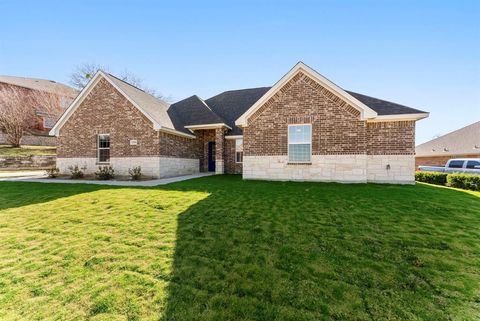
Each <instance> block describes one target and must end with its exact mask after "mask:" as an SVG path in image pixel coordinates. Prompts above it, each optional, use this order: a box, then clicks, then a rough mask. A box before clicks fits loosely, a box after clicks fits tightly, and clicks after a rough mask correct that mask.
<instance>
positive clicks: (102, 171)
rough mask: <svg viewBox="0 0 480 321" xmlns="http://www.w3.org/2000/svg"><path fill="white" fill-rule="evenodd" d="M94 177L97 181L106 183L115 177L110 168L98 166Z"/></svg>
mask: <svg viewBox="0 0 480 321" xmlns="http://www.w3.org/2000/svg"><path fill="white" fill-rule="evenodd" d="M95 177H96V178H97V179H98V180H101V181H106V180H109V179H112V178H114V177H115V175H114V170H113V167H112V166H100V167H98V170H97V171H96V172H95Z"/></svg>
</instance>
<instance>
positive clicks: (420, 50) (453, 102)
mask: <svg viewBox="0 0 480 321" xmlns="http://www.w3.org/2000/svg"><path fill="white" fill-rule="evenodd" d="M298 61H303V62H304V63H306V64H307V65H309V66H310V67H312V68H314V69H315V70H317V71H318V72H320V73H321V74H322V75H324V76H325V77H327V78H328V79H330V80H332V81H333V82H334V83H336V84H337V85H339V86H340V87H342V88H344V89H347V90H351V91H355V92H359V93H363V94H366V95H370V96H373V97H377V98H381V99H385V100H390V101H393V102H397V103H400V104H403V105H406V106H410V107H414V108H417V109H421V110H425V111H428V112H430V117H429V118H427V119H425V120H421V121H419V122H418V123H417V130H416V142H417V144H419V143H422V142H425V141H428V140H430V139H432V138H434V137H435V136H438V135H442V134H446V133H448V132H450V131H452V130H455V129H458V128H461V127H463V126H466V125H468V124H470V123H473V122H475V121H479V120H480V1H478V0H475V1H462V0H460V1H442V0H436V1H427V0H425V1H423V0H416V1H408V0H404V1H400V0H399V1H394V0H382V1H381V0H376V1H374V0H364V1H360V0H356V1H354V0H351V1H333V0H331V1H330V0H328V1H300V0H297V1H293V0H292V1H282V0H277V1H261V0H259V1H249V0H244V1H207V0H204V1H142V0H140V1H121V0H117V1H102V0H97V1H48V0H42V1H21V0H15V1H13V0H11V1H10V0H0V75H15V76H24V77H35V78H43V79H52V80H55V81H59V82H63V83H68V81H69V75H70V74H71V73H72V72H73V71H74V70H75V68H76V67H77V66H78V65H81V64H83V63H96V64H101V65H104V66H107V67H108V68H109V70H110V71H111V72H112V73H114V74H115V73H122V72H123V71H125V70H128V71H129V72H132V73H134V74H135V75H137V76H138V77H140V78H141V79H143V81H144V84H145V85H147V86H148V87H151V88H155V89H156V90H158V91H159V92H161V93H162V94H163V95H165V96H169V97H170V100H171V102H175V101H177V100H180V99H183V98H185V97H188V96H191V95H193V94H197V95H199V96H200V97H202V98H204V99H207V98H209V97H211V96H213V95H216V94H218V93H220V92H223V91H225V90H232V89H241V88H252V87H261V86H271V85H273V84H274V83H275V82H276V81H278V80H279V79H280V78H281V77H282V76H283V75H284V74H285V73H287V72H288V70H289V69H290V68H291V67H293V65H295V63H297V62H298Z"/></svg>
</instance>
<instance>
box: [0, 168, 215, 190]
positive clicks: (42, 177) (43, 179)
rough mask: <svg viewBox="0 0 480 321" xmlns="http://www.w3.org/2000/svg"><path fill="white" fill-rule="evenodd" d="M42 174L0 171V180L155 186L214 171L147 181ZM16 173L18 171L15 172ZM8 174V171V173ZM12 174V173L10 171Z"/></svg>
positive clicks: (207, 174) (203, 175) (205, 174)
mask: <svg viewBox="0 0 480 321" xmlns="http://www.w3.org/2000/svg"><path fill="white" fill-rule="evenodd" d="M42 172H43V175H39V174H38V173H37V172H35V173H37V174H36V176H32V175H29V174H31V173H32V172H24V173H25V174H24V176H18V175H17V176H13V175H12V176H4V174H6V173H0V181H10V182H12V181H14V182H34V183H64V184H97V185H112V186H157V185H165V184H170V183H175V182H181V181H186V180H189V179H192V178H198V177H205V176H211V175H215V173H197V174H191V175H185V176H177V177H169V178H159V179H152V180H148V181H115V180H111V181H99V180H83V179H79V180H75V179H58V178H53V179H51V178H46V177H47V176H46V174H45V171H42ZM17 173H18V172H17ZM8 174H10V173H8ZM12 174H13V173H12Z"/></svg>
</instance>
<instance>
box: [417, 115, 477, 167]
mask: <svg viewBox="0 0 480 321" xmlns="http://www.w3.org/2000/svg"><path fill="white" fill-rule="evenodd" d="M415 153H416V155H415V166H416V167H418V166H422V165H427V166H444V165H445V164H446V163H447V161H448V160H449V159H451V158H480V121H478V122H476V123H473V124H471V125H468V126H466V127H463V128H460V129H458V130H456V131H453V132H451V133H448V134H446V135H443V136H441V137H438V138H435V139H432V140H431V141H428V142H426V143H423V144H420V145H418V146H417V147H416V148H415Z"/></svg>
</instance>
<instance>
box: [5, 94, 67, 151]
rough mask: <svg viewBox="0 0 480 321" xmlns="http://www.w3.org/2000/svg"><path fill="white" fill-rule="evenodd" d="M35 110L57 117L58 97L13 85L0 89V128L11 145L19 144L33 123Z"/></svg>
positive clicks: (59, 111)
mask: <svg viewBox="0 0 480 321" xmlns="http://www.w3.org/2000/svg"><path fill="white" fill-rule="evenodd" d="M37 111H42V112H44V113H46V114H48V115H51V116H52V117H57V116H58V115H60V113H61V107H60V97H59V96H57V95H54V94H50V93H46V92H41V91H35V90H25V89H23V88H18V87H15V86H10V87H6V88H4V89H2V90H1V91H0V130H2V131H3V132H4V133H5V135H6V137H7V140H8V142H9V143H10V144H11V145H12V146H14V147H19V146H20V142H21V139H22V137H23V135H24V134H25V132H27V131H28V130H29V129H31V128H32V127H33V126H34V125H35V120H36V112H37Z"/></svg>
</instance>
